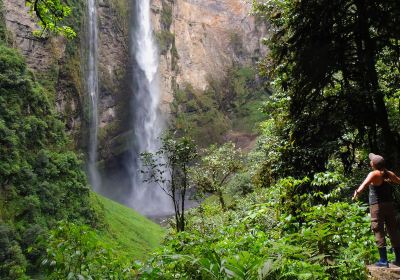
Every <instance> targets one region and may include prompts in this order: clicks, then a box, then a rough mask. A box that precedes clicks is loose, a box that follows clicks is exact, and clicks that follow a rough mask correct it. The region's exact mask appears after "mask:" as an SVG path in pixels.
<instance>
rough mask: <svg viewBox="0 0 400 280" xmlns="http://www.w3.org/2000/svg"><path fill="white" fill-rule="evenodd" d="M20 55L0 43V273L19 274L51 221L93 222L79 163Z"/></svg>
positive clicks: (39, 250)
mask: <svg viewBox="0 0 400 280" xmlns="http://www.w3.org/2000/svg"><path fill="white" fill-rule="evenodd" d="M49 99H50V98H49V97H48V96H46V93H45V92H44V91H43V90H42V89H41V87H40V86H39V85H38V84H37V83H36V82H35V80H34V77H33V75H32V74H31V73H30V72H29V71H28V70H27V68H26V65H25V62H24V60H23V59H22V57H21V56H20V55H19V54H17V52H16V51H15V50H12V49H9V48H7V47H5V46H2V45H0V222H1V226H0V228H1V230H0V232H1V242H0V244H1V248H0V251H1V252H2V254H1V256H0V278H2V279H16V278H21V279H22V278H23V277H24V275H25V271H26V270H27V269H28V270H29V269H32V267H31V266H30V265H34V264H37V262H38V261H39V258H40V256H41V255H42V254H43V250H44V248H43V247H42V246H40V244H38V243H37V240H38V238H39V237H40V236H43V235H44V234H45V233H46V231H47V229H48V228H49V227H52V226H53V225H54V224H55V222H56V221H58V220H62V219H66V220H70V221H81V222H84V223H90V224H95V223H96V217H95V214H94V212H93V211H92V210H91V208H90V204H89V202H88V200H89V188H88V185H87V182H86V176H85V174H84V172H83V171H82V168H81V166H82V163H81V161H80V160H79V159H78V157H77V156H76V154H75V153H73V152H71V151H68V150H67V149H68V146H69V141H68V138H67V136H66V134H65V132H64V124H63V123H62V122H61V121H60V120H59V119H58V118H57V115H56V113H55V112H54V109H53V106H52V105H51V103H50V101H49Z"/></svg>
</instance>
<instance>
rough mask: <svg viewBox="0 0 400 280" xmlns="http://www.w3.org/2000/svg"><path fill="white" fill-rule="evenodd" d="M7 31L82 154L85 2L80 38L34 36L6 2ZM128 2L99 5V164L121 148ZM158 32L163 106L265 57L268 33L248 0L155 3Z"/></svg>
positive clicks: (126, 99)
mask: <svg viewBox="0 0 400 280" xmlns="http://www.w3.org/2000/svg"><path fill="white" fill-rule="evenodd" d="M3 2H4V15H5V19H6V26H7V28H8V30H9V33H10V38H11V41H12V44H13V45H14V47H16V48H18V49H20V51H21V53H22V54H23V55H24V56H25V57H26V59H27V63H28V66H29V68H30V69H32V70H33V71H34V73H35V75H36V77H37V78H38V80H39V81H40V82H41V83H42V84H43V85H44V86H45V88H46V89H48V90H49V91H50V92H52V93H53V95H52V96H55V103H56V105H57V106H56V108H57V110H58V111H59V113H60V115H61V117H62V118H63V119H64V120H65V122H66V129H67V130H68V131H69V132H70V133H71V134H72V135H73V137H74V140H75V143H76V145H77V147H78V148H80V149H82V150H85V149H86V147H85V146H86V144H87V143H86V141H87V140H86V139H88V137H87V133H88V129H87V121H88V115H87V114H88V105H87V104H88V100H87V98H88V96H87V91H86V89H85V71H86V69H85V67H86V57H87V55H86V53H85V52H86V50H87V47H86V45H85V44H87V38H86V37H85V14H86V7H85V5H86V1H84V0H74V1H73V2H72V3H74V6H73V11H74V12H73V19H72V25H73V26H74V29H75V30H76V31H77V32H78V36H77V38H75V39H74V40H72V41H68V40H66V39H64V38H62V37H56V36H49V37H46V38H37V37H35V36H33V34H32V31H33V30H35V29H37V26H36V24H35V22H36V19H32V18H31V17H30V16H29V15H28V13H27V8H26V7H25V6H24V1H14V0H3ZM131 5H132V2H131V0H98V1H97V13H98V28H99V67H98V69H99V80H100V85H99V86H100V93H99V95H100V96H99V127H100V129H99V144H100V157H99V158H100V159H111V158H113V157H115V156H117V155H118V154H119V153H121V152H123V151H124V149H126V147H127V144H126V139H127V137H126V134H127V130H128V123H129V119H130V118H131V115H130V113H129V112H130V110H129V104H130V98H131V90H130V79H131V77H132V76H131V69H130V67H131V66H130V65H129V60H130V59H129V32H130V31H131V30H130V28H131V27H130V20H129V16H130V6H131ZM151 9H152V15H153V18H152V20H153V24H154V28H155V34H156V37H157V39H158V42H159V45H160V52H161V55H160V76H161V86H162V92H163V98H162V99H163V108H164V111H168V108H169V104H170V103H171V102H172V100H173V93H174V91H175V90H176V89H177V88H179V87H185V85H187V84H190V85H192V86H193V88H195V89H196V90H199V91H202V90H205V89H206V88H207V86H208V79H209V77H213V78H217V79H222V78H223V77H224V75H225V70H226V69H227V68H228V67H230V66H232V65H233V64H235V63H236V64H240V65H246V64H251V63H253V62H255V61H257V60H258V58H259V57H260V56H263V55H264V54H265V53H266V51H267V50H266V48H265V47H264V46H263V45H262V44H261V38H262V37H264V36H265V33H266V31H265V28H264V27H263V26H262V24H259V23H257V21H256V19H255V18H254V17H253V16H251V15H249V12H250V10H251V4H250V3H248V2H246V1H245V0H217V1H216V0H152V1H151Z"/></svg>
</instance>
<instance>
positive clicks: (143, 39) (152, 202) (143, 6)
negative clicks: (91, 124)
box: [129, 0, 171, 216]
mask: <svg viewBox="0 0 400 280" xmlns="http://www.w3.org/2000/svg"><path fill="white" fill-rule="evenodd" d="M133 1H134V2H133V8H134V9H133V10H134V15H133V20H134V22H133V26H134V28H132V31H131V40H132V41H131V46H132V48H131V49H132V53H131V57H132V60H133V66H132V68H133V79H132V80H133V90H132V91H133V94H134V100H133V102H132V108H131V110H132V112H133V118H134V123H133V130H134V132H135V133H134V135H135V136H134V138H135V139H134V141H133V142H134V145H133V146H134V148H133V150H132V153H131V160H130V163H129V170H130V173H131V174H130V177H131V188H132V194H131V199H130V205H131V207H133V208H135V209H136V210H138V211H139V212H141V213H143V214H146V215H152V216H154V215H163V214H166V213H170V212H171V202H170V201H169V197H168V196H167V195H166V194H165V193H164V192H163V191H162V190H161V189H160V188H159V187H158V186H157V185H150V186H149V185H148V184H147V183H143V178H142V176H141V173H140V169H141V163H140V153H142V152H145V151H148V152H153V153H154V152H155V151H157V149H158V148H159V146H160V143H159V139H158V138H159V136H160V135H161V133H162V130H163V127H164V119H163V116H162V114H161V112H160V86H159V73H158V64H159V61H158V55H159V54H158V50H157V47H156V44H155V41H154V36H153V30H152V26H151V19H150V0H133Z"/></svg>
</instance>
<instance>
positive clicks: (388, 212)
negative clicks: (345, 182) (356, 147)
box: [353, 153, 400, 267]
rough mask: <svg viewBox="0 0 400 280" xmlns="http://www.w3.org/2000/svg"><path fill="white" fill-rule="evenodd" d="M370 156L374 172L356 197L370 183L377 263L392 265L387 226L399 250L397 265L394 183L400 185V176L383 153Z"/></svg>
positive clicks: (398, 237)
mask: <svg viewBox="0 0 400 280" xmlns="http://www.w3.org/2000/svg"><path fill="white" fill-rule="evenodd" d="M368 157H369V159H370V166H371V167H372V171H371V172H370V173H369V174H368V176H367V178H365V180H364V182H362V184H361V185H360V186H359V187H358V188H357V189H356V190H355V192H354V195H353V200H354V199H357V198H358V196H359V195H360V193H362V192H363V191H364V189H365V188H366V187H367V186H368V187H369V209H370V213H371V228H372V231H373V232H374V235H375V241H376V245H377V247H378V251H379V257H380V258H379V261H378V262H377V263H376V264H375V265H377V266H381V267H389V263H388V259H387V250H386V238H385V228H384V227H385V226H386V231H387V233H388V234H389V238H390V242H391V243H392V247H393V250H394V253H395V261H394V262H393V264H394V265H397V266H400V228H399V223H398V221H397V219H396V210H395V206H394V198H393V186H392V184H400V178H399V177H398V176H397V175H396V174H395V173H393V172H392V171H389V170H387V169H386V168H385V160H384V158H383V157H382V156H380V155H376V154H373V153H370V154H369V156H368Z"/></svg>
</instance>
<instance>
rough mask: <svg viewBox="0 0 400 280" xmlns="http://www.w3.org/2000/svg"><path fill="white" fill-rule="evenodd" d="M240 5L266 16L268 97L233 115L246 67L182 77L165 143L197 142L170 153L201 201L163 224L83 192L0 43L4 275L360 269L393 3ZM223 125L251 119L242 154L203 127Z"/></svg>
mask: <svg viewBox="0 0 400 280" xmlns="http://www.w3.org/2000/svg"><path fill="white" fill-rule="evenodd" d="M253 6H254V12H255V14H256V16H257V20H258V22H262V21H266V22H268V23H269V26H270V30H269V32H270V36H269V37H268V39H266V40H265V43H266V44H267V46H268V47H269V49H270V53H269V54H268V56H267V57H266V58H265V59H264V60H263V61H261V63H260V64H259V69H258V70H259V75H261V76H262V77H263V80H262V84H261V85H260V87H261V88H262V89H263V90H264V91H267V92H269V93H270V94H268V96H262V98H261V101H260V107H261V110H260V111H258V112H257V116H251V117H249V119H250V120H251V121H243V120H242V117H240V116H243V115H242V113H238V114H237V115H236V116H237V117H232V116H235V115H234V114H233V115H230V113H231V112H235V111H236V112H240V111H241V110H249V111H250V113H247V115H246V116H249V114H250V115H251V114H252V111H253V109H254V107H256V105H255V104H252V103H251V102H247V103H246V102H245V103H243V100H250V99H247V96H248V94H250V95H252V94H256V93H255V92H257V90H254V88H253V87H249V86H248V85H251V84H252V82H251V79H253V77H254V75H255V74H251V75H250V74H248V72H249V71H247V70H243V69H240V68H234V69H233V70H232V73H233V74H232V75H228V78H227V79H226V81H224V83H225V82H226V83H227V84H225V85H222V86H221V85H220V84H219V83H222V82H216V84H214V83H213V82H212V81H210V88H209V89H208V90H207V91H206V92H205V93H204V94H201V93H197V92H194V91H193V89H191V87H190V85H188V86H187V87H186V88H184V89H179V91H178V92H177V93H176V99H175V101H174V104H173V110H175V111H173V112H174V113H175V115H176V121H175V122H174V125H175V127H173V129H175V130H178V131H179V132H180V133H177V134H175V136H172V138H169V140H168V142H167V143H169V144H170V145H169V146H168V147H167V148H168V149H169V150H167V152H168V155H169V156H171V159H174V160H175V159H179V158H185V150H187V149H186V148H185V146H184V145H181V146H179V148H180V149H179V153H180V154H179V157H177V155H175V154H174V153H173V151H174V150H176V149H174V148H175V147H176V146H174V145H175V144H176V143H178V144H179V143H183V142H182V141H181V137H186V138H185V139H189V138H190V137H193V138H196V140H198V141H199V140H200V141H201V140H202V139H203V140H204V141H209V142H205V143H206V144H205V143H198V146H202V147H203V149H198V150H197V153H196V154H194V153H193V149H192V148H193V146H192V145H191V146H190V153H191V157H190V161H189V159H188V158H187V159H188V160H187V161H185V164H184V165H179V161H174V164H176V165H174V166H172V167H173V168H176V169H174V170H175V171H176V173H174V174H175V175H176V176H177V177H176V178H177V179H179V180H178V181H176V182H175V185H174V186H175V187H178V188H179V187H180V186H183V185H184V186H185V188H186V187H187V186H188V185H190V186H194V187H196V188H195V189H196V190H198V192H199V193H198V197H199V199H200V201H202V203H200V204H199V206H198V207H196V208H193V209H191V210H189V211H188V212H186V213H185V219H184V221H185V224H184V227H176V225H175V224H174V220H173V219H172V220H171V221H170V226H169V227H168V228H167V229H166V230H165V232H164V230H162V229H160V228H159V227H157V226H156V225H154V224H152V223H151V222H149V221H147V220H146V219H144V218H141V217H139V216H138V215H137V214H135V213H134V212H132V211H130V210H128V209H126V208H124V207H121V206H119V205H117V204H115V203H113V202H110V201H108V200H107V199H104V198H101V197H99V196H95V195H93V194H91V192H90V190H89V187H88V185H87V181H86V177H85V175H84V172H83V171H82V162H81V161H80V160H79V157H78V156H77V155H76V154H75V153H74V152H72V151H70V150H68V148H67V147H70V146H71V145H68V142H69V139H68V137H67V135H66V134H65V132H64V125H63V123H62V122H61V121H60V120H59V119H58V116H57V114H56V113H55V111H54V105H53V104H50V102H49V100H51V97H49V96H47V93H46V92H45V91H43V90H42V89H41V86H40V85H39V84H38V82H37V81H36V79H35V75H34V74H33V73H31V72H29V71H28V70H27V68H26V65H25V63H24V61H23V59H22V58H21V56H20V55H18V54H17V52H16V51H15V50H12V49H10V48H8V47H6V46H4V45H1V46H0V99H1V100H0V142H1V145H0V175H1V176H0V221H1V224H0V278H1V279H31V278H34V279H35V278H44V279H271V280H272V279H285V280H292V279H293V280H295V279H296V280H297V279H310V280H314V279H315V280H317V279H327V280H328V279H332V280H333V279H356V280H357V279H367V273H366V268H365V265H366V264H368V263H372V262H373V261H374V260H376V259H377V252H376V249H375V245H374V240H373V236H372V233H371V231H370V225H369V223H370V222H369V216H368V212H367V207H366V204H365V202H366V197H365V196H364V197H362V199H361V200H360V201H359V202H354V201H351V194H352V193H353V191H354V189H355V187H356V186H358V185H359V184H360V182H361V181H362V179H363V178H364V177H365V175H366V174H367V173H368V170H369V167H368V161H367V155H368V153H369V152H375V153H380V154H382V155H384V156H385V158H386V159H387V161H388V165H389V167H390V169H393V170H396V171H398V170H399V168H398V166H399V164H400V158H399V154H400V150H399V141H400V140H399V139H400V138H399V132H400V114H399V109H400V108H399V94H400V91H399V88H400V78H399V77H400V63H399V53H400V25H399V24H398V19H399V18H400V2H399V1H397V0H396V1H395V0H388V1H375V0H372V1H361V0H345V1H335V0H334V1H332V0H313V1H291V0H262V1H255V2H254V4H253ZM4 34H5V33H4V28H0V36H1V38H4V36H5V35H4ZM229 77H231V78H229ZM244 85H245V86H244ZM266 88H267V89H268V90H265V89H266ZM264 98H265V100H264ZM244 104H247V105H244ZM257 107H258V105H257ZM246 108H247V109H246ZM227 116H231V118H230V119H229V120H231V121H232V122H233V123H234V124H232V123H230V122H229V121H226V117H227ZM255 119H256V120H257V121H260V124H259V125H258V126H257V127H249V126H248V124H249V123H252V122H254V120H255ZM182 120H185V121H182ZM211 120H212V122H211ZM185 123H186V124H189V125H190V126H191V127H185ZM209 124H212V125H213V126H215V127H213V126H211V127H209V126H208V125H209ZM231 125H237V126H239V127H246V129H251V130H253V129H256V130H257V132H258V133H259V137H258V141H257V145H256V147H255V148H254V149H253V150H252V151H250V152H248V153H243V152H242V151H240V150H235V148H234V145H233V144H231V143H225V144H223V143H221V138H218V137H216V138H212V139H210V137H211V136H213V135H215V133H216V132H220V131H224V130H227V129H229V126H231ZM187 131H189V132H190V133H187ZM203 133H205V134H203ZM187 134H188V135H187ZM202 135H204V136H203V137H204V138H201V136H202ZM217 136H218V135H217ZM173 137H176V139H175V138H173ZM188 142H190V141H188ZM190 143H192V142H190ZM208 144H214V145H212V146H210V147H208ZM221 144H222V145H221ZM171 151H172V153H171ZM223 155H229V161H227V160H226V158H225V157H224V156H223ZM231 155H232V156H231ZM231 160H232V161H231ZM228 162H229V164H227V163H228ZM187 163H190V168H189V170H186V167H187ZM229 167H232V168H229ZM182 168H185V170H182ZM183 171H184V172H183ZM206 173H207V174H211V175H210V176H211V177H206V178H205V177H204V174H206ZM182 175H184V177H180V176H182ZM217 175H219V176H220V175H222V177H218V176H217ZM210 178H211V179H212V180H211V179H210ZM186 180H188V181H186ZM210 192H211V193H214V194H215V196H212V197H208V198H207V199H205V200H202V199H203V198H204V197H205V196H206V195H208V194H209V193H210ZM399 194H400V192H399V191H398V189H396V192H395V196H396V202H397V205H398V204H399V202H400V197H399ZM221 198H222V199H221ZM222 201H223V202H222ZM397 208H399V207H397ZM180 222H181V220H180ZM164 234H165V235H164ZM162 236H164V239H163V241H162V244H161V246H157V245H158V242H159V240H160V239H161V238H162ZM142 238H145V239H142ZM150 251H152V253H149V252H150ZM390 257H392V258H393V256H390ZM139 260H140V261H139Z"/></svg>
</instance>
